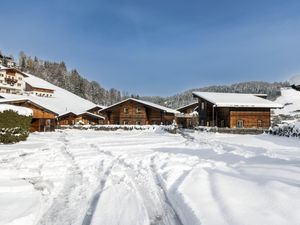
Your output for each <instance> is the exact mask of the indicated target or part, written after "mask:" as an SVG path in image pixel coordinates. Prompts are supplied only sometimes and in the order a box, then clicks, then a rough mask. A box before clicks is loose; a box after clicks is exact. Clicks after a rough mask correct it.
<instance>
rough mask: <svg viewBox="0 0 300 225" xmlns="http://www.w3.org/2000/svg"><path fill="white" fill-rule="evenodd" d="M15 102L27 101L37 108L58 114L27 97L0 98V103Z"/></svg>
mask: <svg viewBox="0 0 300 225" xmlns="http://www.w3.org/2000/svg"><path fill="white" fill-rule="evenodd" d="M4 103H5V104H17V103H29V104H31V105H34V106H36V107H37V108H39V109H42V110H44V111H47V112H50V113H52V114H54V115H56V116H57V115H58V114H57V113H56V112H53V111H52V110H50V109H47V108H45V107H44V106H41V105H40V104H38V103H36V102H34V101H32V100H30V99H27V98H16V99H4V98H0V104H4Z"/></svg>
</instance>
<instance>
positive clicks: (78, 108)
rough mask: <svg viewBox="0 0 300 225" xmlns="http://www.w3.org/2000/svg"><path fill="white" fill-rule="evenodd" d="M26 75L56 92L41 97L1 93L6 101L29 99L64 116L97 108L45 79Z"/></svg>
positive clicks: (41, 85)
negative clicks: (50, 95)
mask: <svg viewBox="0 0 300 225" xmlns="http://www.w3.org/2000/svg"><path fill="white" fill-rule="evenodd" d="M26 75H28V78H29V79H30V80H34V82H37V83H38V84H40V85H39V87H45V88H46V87H47V89H52V90H54V93H53V96H52V97H40V96H36V95H27V94H23V95H15V94H6V93H0V96H2V97H3V98H5V99H28V100H30V101H31V102H33V103H36V104H38V105H40V106H42V107H44V108H46V109H48V110H50V111H53V112H55V113H57V114H58V115H61V114H64V113H66V112H69V111H71V112H74V113H75V114H78V113H82V112H84V111H86V110H88V109H91V108H93V107H95V106H96V105H95V104H94V103H92V102H90V101H88V100H86V99H83V98H81V97H79V96H77V95H75V94H73V93H71V92H69V91H67V90H65V89H62V88H60V87H57V86H55V85H53V84H50V83H49V82H47V81H45V80H43V79H40V78H38V77H35V76H33V75H31V74H26ZM26 79H27V78H26Z"/></svg>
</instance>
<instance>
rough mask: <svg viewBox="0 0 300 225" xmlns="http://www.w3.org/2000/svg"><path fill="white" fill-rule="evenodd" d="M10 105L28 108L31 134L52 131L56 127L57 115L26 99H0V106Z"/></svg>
mask: <svg viewBox="0 0 300 225" xmlns="http://www.w3.org/2000/svg"><path fill="white" fill-rule="evenodd" d="M1 103H5V104H11V105H16V106H23V107H26V108H30V109H32V111H33V115H32V121H31V129H30V131H31V132H34V131H54V129H55V127H56V116H57V115H58V114H57V113H55V112H53V111H51V110H49V109H46V108H45V107H43V106H41V105H39V104H37V103H35V102H33V101H31V100H28V99H16V100H13V99H9V100H8V99H1V101H0V104H1Z"/></svg>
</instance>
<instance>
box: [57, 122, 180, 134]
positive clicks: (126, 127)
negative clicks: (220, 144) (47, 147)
mask: <svg viewBox="0 0 300 225" xmlns="http://www.w3.org/2000/svg"><path fill="white" fill-rule="evenodd" d="M58 128H60V129H79V130H99V131H116V130H126V131H131V130H150V131H155V132H162V131H168V132H170V133H176V131H177V126H176V125H175V124H173V125H73V126H69V125H61V126H59V127H58Z"/></svg>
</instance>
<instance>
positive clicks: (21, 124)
mask: <svg viewBox="0 0 300 225" xmlns="http://www.w3.org/2000/svg"><path fill="white" fill-rule="evenodd" d="M31 115H32V111H31V110H30V109H27V108H24V107H17V106H13V107H12V106H11V105H0V143H4V144H9V143H16V142H19V141H24V140H26V138H27V137H28V135H29V130H30V126H31V119H32V117H31Z"/></svg>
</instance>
